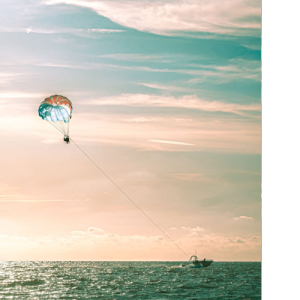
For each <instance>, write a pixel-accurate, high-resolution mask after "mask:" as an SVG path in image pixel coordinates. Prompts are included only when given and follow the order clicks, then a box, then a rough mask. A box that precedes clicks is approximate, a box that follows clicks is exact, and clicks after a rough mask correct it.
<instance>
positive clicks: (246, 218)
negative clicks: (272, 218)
mask: <svg viewBox="0 0 300 300" xmlns="http://www.w3.org/2000/svg"><path fill="white" fill-rule="evenodd" d="M234 219H235V220H241V219H245V220H253V218H252V217H246V216H239V217H237V218H234Z"/></svg>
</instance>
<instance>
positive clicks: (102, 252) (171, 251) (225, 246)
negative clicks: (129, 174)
mask: <svg viewBox="0 0 300 300" xmlns="http://www.w3.org/2000/svg"><path fill="white" fill-rule="evenodd" d="M172 229H173V228H172ZM174 229H175V228H174ZM175 235H177V237H174V236H175ZM172 237H173V238H172V239H173V240H174V241H175V242H176V244H178V245H180V247H181V248H183V249H184V250H185V251H186V252H187V253H194V249H195V247H196V248H197V250H198V252H199V253H201V256H202V255H205V256H206V255H209V256H212V257H213V258H214V259H216V260H218V258H219V257H223V258H226V257H227V258H228V257H232V258H234V259H235V260H236V257H237V254H240V253H243V252H247V251H249V250H251V251H252V255H253V253H257V255H259V254H260V244H261V237H260V236H253V237H251V238H247V237H240V236H222V235H219V234H215V233H209V232H206V231H205V230H204V229H203V228H201V227H199V226H196V227H181V228H180V230H172ZM0 249H1V254H2V258H3V259H5V260H16V259H23V260H24V259H26V260H33V259H38V260H78V259H79V260H87V259H88V260H91V259H93V260H103V259H106V260H115V259H118V260H120V259H123V260H136V259H137V258H140V259H142V260H145V259H153V258H154V257H156V258H158V260H165V259H166V257H168V259H174V260H182V258H183V257H182V253H180V251H178V249H177V248H176V247H175V246H174V245H173V244H172V243H171V242H170V241H169V240H168V239H166V238H165V237H163V236H161V235H148V236H146V235H139V234H132V235H126V234H125V235H121V234H118V233H112V232H107V231H105V230H104V229H102V228H98V227H89V228H88V229H87V230H76V231H72V232H70V233H68V234H64V235H53V234H48V235H44V236H39V237H31V238H30V237H27V236H19V235H16V236H14V235H8V234H0ZM205 256H204V257H205ZM252 257H253V256H252Z"/></svg>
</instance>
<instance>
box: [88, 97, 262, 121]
mask: <svg viewBox="0 0 300 300" xmlns="http://www.w3.org/2000/svg"><path fill="white" fill-rule="evenodd" d="M86 104H91V105H122V106H124V105H128V106H157V107H179V108H186V109H196V110H201V111H207V112H226V113H233V114H237V115H249V116H251V114H250V113H251V112H260V110H261V105H260V104H245V105H242V104H236V103H226V102H221V101H206V100H203V99H200V98H198V97H197V96H195V95H187V96H183V97H173V96H160V95H148V94H122V95H120V96H113V97H107V98H101V99H98V100H89V101H86Z"/></svg>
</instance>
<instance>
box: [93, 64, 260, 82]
mask: <svg viewBox="0 0 300 300" xmlns="http://www.w3.org/2000/svg"><path fill="white" fill-rule="evenodd" d="M233 62H234V63H233ZM101 65H102V66H108V67H112V68H119V69H126V70H132V71H143V72H157V73H179V74H186V75H191V76H199V77H200V78H193V79H191V80H190V81H189V83H197V82H203V81H208V80H210V81H212V80H213V82H214V83H225V82H229V81H232V80H238V79H241V78H245V79H251V80H255V81H260V80H261V69H260V62H259V61H245V60H239V61H232V62H230V64H229V65H226V66H213V65H211V66H210V65H201V64H192V65H186V66H185V68H182V69H168V68H160V69H158V68H151V67H145V66H121V65H113V64H101ZM99 66H100V64H94V67H99ZM90 67H91V68H92V67H93V65H90Z"/></svg>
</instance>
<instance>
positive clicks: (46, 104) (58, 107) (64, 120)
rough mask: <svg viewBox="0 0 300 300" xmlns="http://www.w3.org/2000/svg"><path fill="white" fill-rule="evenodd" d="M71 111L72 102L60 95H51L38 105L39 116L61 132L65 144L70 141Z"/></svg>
mask: <svg viewBox="0 0 300 300" xmlns="http://www.w3.org/2000/svg"><path fill="white" fill-rule="evenodd" d="M72 112H73V106H72V102H71V101H70V100H69V99H68V98H66V97H64V96H60V95H53V96H50V97H48V98H46V99H45V100H44V101H43V102H42V103H41V104H40V107H39V116H40V117H41V118H42V119H43V120H46V121H48V122H49V123H50V124H51V125H53V126H54V127H55V128H56V129H58V130H59V131H60V132H61V133H63V134H64V141H65V142H66V143H67V144H69V142H70V137H69V127H70V120H71V118H72Z"/></svg>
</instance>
